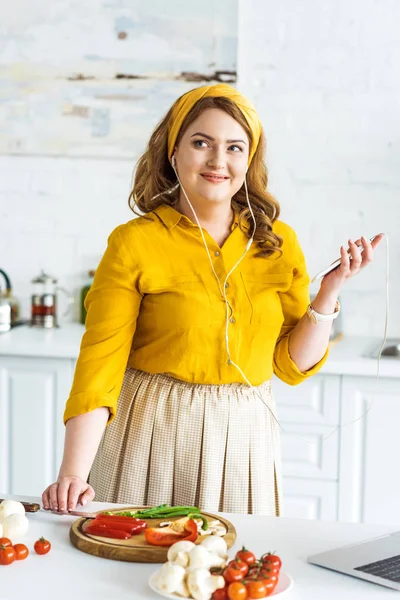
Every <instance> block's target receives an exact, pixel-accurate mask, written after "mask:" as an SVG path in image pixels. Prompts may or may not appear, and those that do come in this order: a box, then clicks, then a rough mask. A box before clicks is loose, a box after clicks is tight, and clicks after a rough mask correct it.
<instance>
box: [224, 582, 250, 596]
mask: <svg viewBox="0 0 400 600" xmlns="http://www.w3.org/2000/svg"><path fill="white" fill-rule="evenodd" d="M247 596H248V592H247V588H246V586H245V585H244V584H243V583H241V582H240V581H234V582H233V583H230V584H229V585H228V598H229V600H246V598H247Z"/></svg>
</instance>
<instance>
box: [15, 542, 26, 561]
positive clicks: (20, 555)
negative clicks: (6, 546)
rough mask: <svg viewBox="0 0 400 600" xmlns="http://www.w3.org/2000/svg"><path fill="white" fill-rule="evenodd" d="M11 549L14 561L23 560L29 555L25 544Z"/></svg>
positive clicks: (16, 545)
mask: <svg viewBox="0 0 400 600" xmlns="http://www.w3.org/2000/svg"><path fill="white" fill-rule="evenodd" d="M13 548H14V550H15V560H24V559H25V558H26V557H27V556H28V554H29V550H28V548H27V547H26V546H25V544H14V546H13Z"/></svg>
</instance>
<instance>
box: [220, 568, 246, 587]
mask: <svg viewBox="0 0 400 600" xmlns="http://www.w3.org/2000/svg"><path fill="white" fill-rule="evenodd" d="M222 575H223V578H224V579H225V581H226V582H227V583H233V582H234V581H242V579H243V574H242V572H241V570H240V569H237V568H236V567H235V566H234V565H228V566H227V567H225V569H224V570H223V571H222Z"/></svg>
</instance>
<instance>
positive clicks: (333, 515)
mask: <svg viewBox="0 0 400 600" xmlns="http://www.w3.org/2000/svg"><path fill="white" fill-rule="evenodd" d="M283 495H284V503H283V516H284V517H291V518H293V519H323V520H326V521H335V520H336V519H337V484H336V482H335V481H311V480H307V479H295V478H289V477H285V478H284V480H283Z"/></svg>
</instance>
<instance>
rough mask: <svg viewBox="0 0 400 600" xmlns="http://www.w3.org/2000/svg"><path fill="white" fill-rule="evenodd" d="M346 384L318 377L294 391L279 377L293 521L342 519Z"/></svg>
mask: <svg viewBox="0 0 400 600" xmlns="http://www.w3.org/2000/svg"><path fill="white" fill-rule="evenodd" d="M340 384H341V378H340V376H339V375H325V376H323V375H316V376H315V377H312V378H310V379H307V380H306V381H304V382H303V383H302V384H301V385H298V386H293V387H292V386H287V385H285V384H284V383H282V382H281V381H279V380H276V379H274V384H273V387H274V394H275V397H276V401H277V406H278V417H279V422H280V423H281V425H282V430H281V439H282V462H283V493H284V514H285V516H287V517H293V518H309V519H327V520H328V519H329V520H335V519H336V518H337V509H338V484H337V482H338V476H339V434H338V424H339V418H340Z"/></svg>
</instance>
